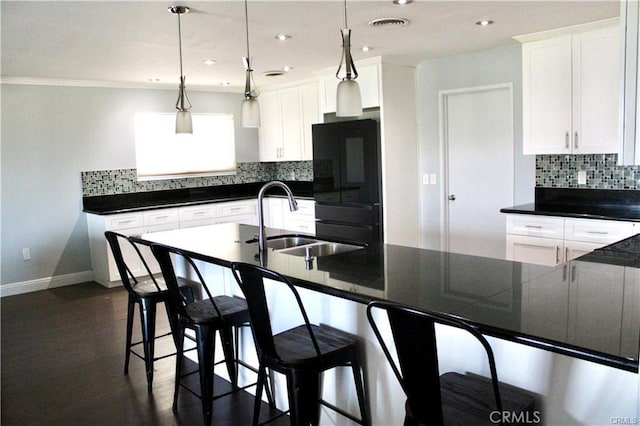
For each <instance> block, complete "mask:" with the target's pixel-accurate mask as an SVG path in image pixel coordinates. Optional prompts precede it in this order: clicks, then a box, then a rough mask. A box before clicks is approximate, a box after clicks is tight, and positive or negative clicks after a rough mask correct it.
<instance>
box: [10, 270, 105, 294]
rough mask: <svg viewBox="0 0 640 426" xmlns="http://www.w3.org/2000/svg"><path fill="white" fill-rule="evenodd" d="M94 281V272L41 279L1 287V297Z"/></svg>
mask: <svg viewBox="0 0 640 426" xmlns="http://www.w3.org/2000/svg"><path fill="white" fill-rule="evenodd" d="M88 281H93V271H84V272H74V273H71V274H65V275H56V276H54V277H47V278H39V279H37V280H31V281H22V282H19V283H10V284H4V285H1V286H0V297H5V296H13V295H16V294H23V293H31V292H33V291H40V290H46V289H48V288H56V287H64V286H67V285H74V284H80V283H86V282H88Z"/></svg>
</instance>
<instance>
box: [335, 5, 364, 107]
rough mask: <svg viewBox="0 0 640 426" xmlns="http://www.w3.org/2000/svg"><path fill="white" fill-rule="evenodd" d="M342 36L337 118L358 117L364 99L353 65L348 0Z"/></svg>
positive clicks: (345, 7) (345, 6) (338, 74)
mask: <svg viewBox="0 0 640 426" xmlns="http://www.w3.org/2000/svg"><path fill="white" fill-rule="evenodd" d="M340 33H341V35H342V57H341V58H340V65H339V66H338V71H336V78H338V79H339V80H342V81H340V83H338V89H337V91H336V116H337V117H357V116H359V115H362V97H361V95H360V87H359V86H358V83H357V82H356V78H358V71H357V70H356V66H355V64H354V63H353V57H352V56H351V30H350V29H349V28H348V25H347V0H345V2H344V28H343V29H342V30H341V32H340ZM343 65H344V71H345V73H344V77H341V76H340V71H341V70H342V66H343Z"/></svg>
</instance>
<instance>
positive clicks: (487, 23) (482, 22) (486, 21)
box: [476, 19, 493, 27]
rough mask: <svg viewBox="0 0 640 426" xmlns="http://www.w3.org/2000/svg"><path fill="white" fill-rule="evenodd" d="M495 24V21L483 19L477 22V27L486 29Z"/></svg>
mask: <svg viewBox="0 0 640 426" xmlns="http://www.w3.org/2000/svg"><path fill="white" fill-rule="evenodd" d="M491 24H493V21H491V20H489V19H483V20H481V21H478V22H476V25H480V26H481V27H486V26H487V25H491Z"/></svg>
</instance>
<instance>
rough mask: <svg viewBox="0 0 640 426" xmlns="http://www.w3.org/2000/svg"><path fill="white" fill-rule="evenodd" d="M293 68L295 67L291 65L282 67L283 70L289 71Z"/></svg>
mask: <svg viewBox="0 0 640 426" xmlns="http://www.w3.org/2000/svg"><path fill="white" fill-rule="evenodd" d="M292 69H293V67H289V66H287V67H282V70H283V71H284V72H289V71H291V70H292Z"/></svg>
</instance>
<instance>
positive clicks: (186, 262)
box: [151, 244, 271, 425]
mask: <svg viewBox="0 0 640 426" xmlns="http://www.w3.org/2000/svg"><path fill="white" fill-rule="evenodd" d="M151 251H152V252H153V254H154V255H155V257H156V259H157V260H158V262H159V263H160V268H161V269H162V274H163V276H164V279H165V282H166V283H167V288H168V290H169V299H168V301H169V303H168V304H169V307H170V309H169V310H170V315H171V316H172V317H173V318H174V321H175V328H174V333H175V334H174V339H175V343H176V348H177V357H176V379H175V390H174V394H173V409H174V410H177V401H178V392H179V389H180V386H181V385H182V379H183V378H184V377H185V376H187V375H190V374H193V373H195V372H193V373H187V374H182V363H183V352H182V347H183V343H184V338H185V330H187V329H190V330H193V331H194V332H195V336H196V337H195V341H196V350H197V353H198V371H197V372H198V373H199V378H200V395H198V394H196V393H195V392H193V391H192V390H191V389H189V388H188V387H186V386H184V385H182V386H183V387H184V388H185V389H186V390H188V391H189V392H191V393H192V394H194V395H196V396H198V397H200V399H201V400H202V413H203V417H204V423H205V425H209V424H211V420H212V417H213V415H212V406H213V400H214V399H217V398H220V397H222V396H225V395H228V394H229V393H231V392H235V391H237V390H240V389H245V388H247V387H250V386H254V385H255V383H252V384H249V385H246V386H243V387H241V388H239V387H238V374H237V373H238V372H237V368H236V366H237V365H242V366H244V367H246V368H249V369H251V370H252V371H254V372H257V370H256V369H255V368H253V367H251V366H250V365H248V364H246V363H244V362H243V361H241V360H239V359H238V354H237V352H236V350H235V349H234V347H235V348H237V346H236V344H237V343H236V344H234V329H235V331H237V330H238V328H239V327H248V326H249V319H250V316H249V311H248V309H247V304H246V302H245V301H244V299H241V298H238V297H231V296H225V295H220V296H213V295H212V294H211V292H210V290H209V289H208V287H207V285H206V282H205V280H204V277H203V275H202V274H201V272H200V270H199V269H198V267H197V266H196V264H195V262H194V260H193V259H192V258H191V257H190V256H188V255H187V254H185V253H183V252H182V251H180V250H179V249H176V248H172V247H166V246H163V245H157V244H152V245H151ZM176 262H181V266H184V267H185V268H187V271H188V272H187V274H190V275H191V276H190V278H192V279H194V280H197V281H198V282H199V284H200V285H201V286H202V288H203V289H204V291H205V292H206V295H207V296H208V299H204V300H200V301H195V302H189V301H188V300H187V299H185V298H184V297H183V295H182V293H181V292H180V290H179V287H178V279H179V277H178V276H177V275H176V267H175V266H176ZM216 331H217V332H219V334H220V341H221V342H222V350H223V352H224V358H225V359H224V361H221V362H225V363H226V367H227V371H228V373H229V377H230V379H231V382H232V384H233V390H232V391H231V392H227V393H224V394H221V395H216V396H215V397H214V390H213V380H214V378H213V375H214V366H215V360H214V358H215V333H216ZM236 340H237V339H236ZM268 397H269V400H270V401H271V397H270V394H269V395H268Z"/></svg>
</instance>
